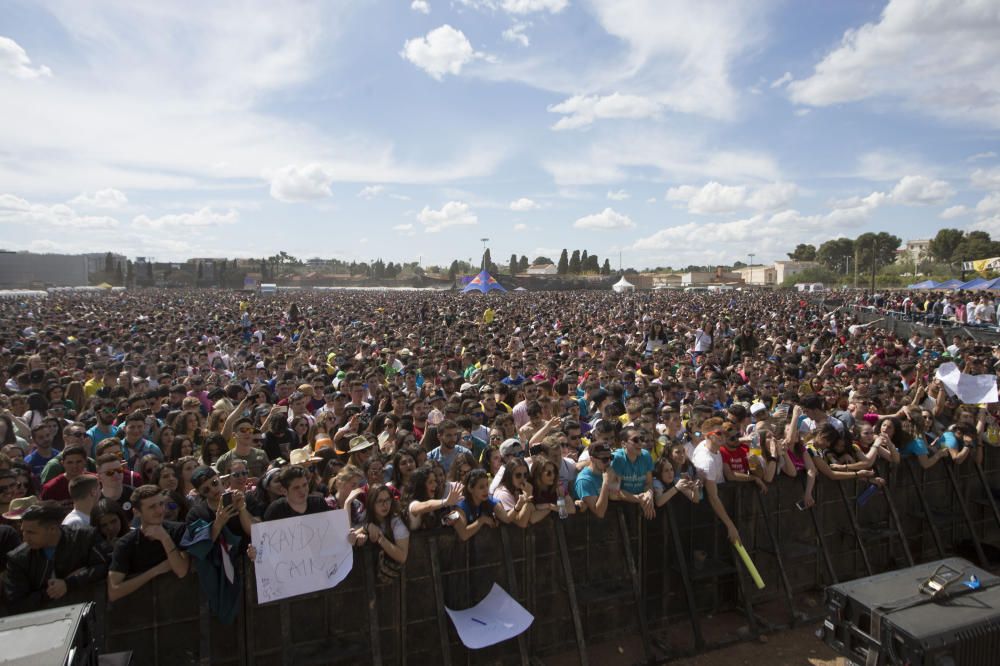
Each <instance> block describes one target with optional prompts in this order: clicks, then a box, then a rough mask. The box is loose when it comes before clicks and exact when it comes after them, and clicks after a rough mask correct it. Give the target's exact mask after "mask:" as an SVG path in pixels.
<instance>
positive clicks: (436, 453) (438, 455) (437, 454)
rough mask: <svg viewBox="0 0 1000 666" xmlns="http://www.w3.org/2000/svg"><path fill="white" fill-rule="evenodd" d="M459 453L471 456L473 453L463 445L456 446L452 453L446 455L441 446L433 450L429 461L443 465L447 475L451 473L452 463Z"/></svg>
mask: <svg viewBox="0 0 1000 666" xmlns="http://www.w3.org/2000/svg"><path fill="white" fill-rule="evenodd" d="M459 453H468V454H470V455H471V454H472V451H470V450H469V449H467V448H465V447H464V446H462V445H461V444H456V445H455V448H453V449H452V450H451V453H450V454H447V455H445V453H444V450H443V449H442V448H441V447H440V446H439V447H437V448H435V449H432V450H431V452H430V453H428V454H427V459H428V460H434V461H436V462H439V463H441V467H443V468H444V473H445V474H447V473H448V472H449V471H451V463H453V462H454V461H455V456H457V455H458V454H459Z"/></svg>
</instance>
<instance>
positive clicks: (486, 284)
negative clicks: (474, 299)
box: [462, 270, 507, 294]
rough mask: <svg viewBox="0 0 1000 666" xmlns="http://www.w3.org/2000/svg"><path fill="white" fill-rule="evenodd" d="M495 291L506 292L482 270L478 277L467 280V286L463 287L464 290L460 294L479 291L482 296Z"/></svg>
mask: <svg viewBox="0 0 1000 666" xmlns="http://www.w3.org/2000/svg"><path fill="white" fill-rule="evenodd" d="M494 289H497V290H499V291H503V292H506V291H507V290H506V289H504V288H503V285H502V284H500V283H499V282H497V281H496V280H495V279H494V278H493V276H491V275H490V274H489V273H487V272H486V271H485V270H483V271H482V272H481V273H479V275H477V276H476V277H474V278H472V279H471V280H469V284H467V285H465V289H463V290H462V293H463V294H464V293H466V292H469V291H481V292H483V293H484V294H485V293H486V292H488V291H493V290H494Z"/></svg>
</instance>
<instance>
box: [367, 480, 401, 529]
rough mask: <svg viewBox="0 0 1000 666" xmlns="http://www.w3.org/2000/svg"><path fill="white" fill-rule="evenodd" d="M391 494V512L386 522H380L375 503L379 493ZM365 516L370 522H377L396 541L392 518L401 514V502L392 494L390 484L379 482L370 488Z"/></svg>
mask: <svg viewBox="0 0 1000 666" xmlns="http://www.w3.org/2000/svg"><path fill="white" fill-rule="evenodd" d="M382 494H385V495H388V496H389V502H390V504H389V513H388V514H387V515H386V517H385V522H382V523H380V522H378V521H377V520H376V519H375V503H376V502H377V501H378V497H379V495H382ZM365 516H366V518H367V519H368V522H369V523H375V524H376V525H378V526H379V528H381V530H382V534H383V535H385V536H386V537H387V538H388V539H389V541H391V542H392V543H396V539H395V537H394V536H393V534H392V519H393V518H397V517H398V516H399V502H398V501H396V497H395V495H393V494H392V490H391V489H390V488H389V486H387V485H385V484H384V483H379V484H377V485H374V486H372V487H371V488H369V489H368V498H367V501H366V502H365Z"/></svg>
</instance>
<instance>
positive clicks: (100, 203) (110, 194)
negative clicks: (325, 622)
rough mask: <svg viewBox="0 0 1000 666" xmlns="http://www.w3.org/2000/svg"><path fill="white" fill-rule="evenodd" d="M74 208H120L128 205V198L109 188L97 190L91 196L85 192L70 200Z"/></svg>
mask: <svg viewBox="0 0 1000 666" xmlns="http://www.w3.org/2000/svg"><path fill="white" fill-rule="evenodd" d="M70 203H71V204H73V205H74V206H89V207H90V208H121V207H122V206H124V205H125V204H127V203H128V197H126V196H125V194H124V193H123V192H120V191H118V190H116V189H115V188H113V187H109V188H107V189H103V190H97V191H96V192H94V193H93V194H88V193H86V192H84V193H82V194H80V195H79V196H77V197H74V198H73V199H71V200H70Z"/></svg>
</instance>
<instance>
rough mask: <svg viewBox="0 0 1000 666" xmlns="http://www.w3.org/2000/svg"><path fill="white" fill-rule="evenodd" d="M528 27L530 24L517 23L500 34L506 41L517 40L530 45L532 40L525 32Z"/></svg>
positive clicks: (522, 44)
mask: <svg viewBox="0 0 1000 666" xmlns="http://www.w3.org/2000/svg"><path fill="white" fill-rule="evenodd" d="M527 29H528V26H527V25H525V24H524V23H515V24H514V25H512V26H510V27H509V28H507V29H506V30H504V31H503V32H502V33H501V34H500V36H501V37H503V38H504V41H508V42H516V43H518V44H520V45H521V46H529V45H530V44H531V40H530V39H528V35H526V34H525V33H524V31H525V30H527Z"/></svg>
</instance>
